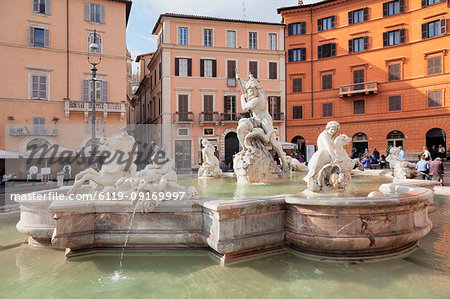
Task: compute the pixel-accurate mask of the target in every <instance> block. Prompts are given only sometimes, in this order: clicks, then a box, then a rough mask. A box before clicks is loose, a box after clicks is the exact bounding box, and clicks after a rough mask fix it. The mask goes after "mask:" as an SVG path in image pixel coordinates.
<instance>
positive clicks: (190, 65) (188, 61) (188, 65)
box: [187, 58, 192, 77]
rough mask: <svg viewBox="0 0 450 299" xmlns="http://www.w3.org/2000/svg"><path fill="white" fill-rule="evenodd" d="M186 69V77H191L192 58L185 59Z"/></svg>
mask: <svg viewBox="0 0 450 299" xmlns="http://www.w3.org/2000/svg"><path fill="white" fill-rule="evenodd" d="M187 67H188V69H187V73H188V74H187V75H188V77H191V76H192V58H188V59H187Z"/></svg>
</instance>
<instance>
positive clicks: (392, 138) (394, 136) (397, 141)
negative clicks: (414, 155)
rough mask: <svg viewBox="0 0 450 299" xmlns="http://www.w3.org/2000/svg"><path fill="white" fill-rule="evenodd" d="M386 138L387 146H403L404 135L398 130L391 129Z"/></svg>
mask: <svg viewBox="0 0 450 299" xmlns="http://www.w3.org/2000/svg"><path fill="white" fill-rule="evenodd" d="M386 140H387V148H390V147H393V146H396V147H399V146H404V144H405V135H404V134H403V133H402V132H400V131H397V130H396V131H391V132H389V134H388V135H387V137H386Z"/></svg>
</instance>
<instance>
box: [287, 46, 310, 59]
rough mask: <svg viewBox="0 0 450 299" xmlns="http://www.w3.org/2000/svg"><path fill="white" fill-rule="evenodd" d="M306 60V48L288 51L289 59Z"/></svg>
mask: <svg viewBox="0 0 450 299" xmlns="http://www.w3.org/2000/svg"><path fill="white" fill-rule="evenodd" d="M305 60H306V48H298V49H291V50H289V51H288V61H289V62H295V61H305Z"/></svg>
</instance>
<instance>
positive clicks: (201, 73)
mask: <svg viewBox="0 0 450 299" xmlns="http://www.w3.org/2000/svg"><path fill="white" fill-rule="evenodd" d="M200 77H205V60H204V59H200Z"/></svg>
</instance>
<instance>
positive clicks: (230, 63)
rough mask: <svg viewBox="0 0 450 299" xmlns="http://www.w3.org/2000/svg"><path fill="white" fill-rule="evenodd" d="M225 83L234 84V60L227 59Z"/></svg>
mask: <svg viewBox="0 0 450 299" xmlns="http://www.w3.org/2000/svg"><path fill="white" fill-rule="evenodd" d="M227 85H228V86H236V61H235V60H227Z"/></svg>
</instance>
